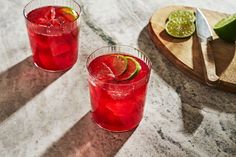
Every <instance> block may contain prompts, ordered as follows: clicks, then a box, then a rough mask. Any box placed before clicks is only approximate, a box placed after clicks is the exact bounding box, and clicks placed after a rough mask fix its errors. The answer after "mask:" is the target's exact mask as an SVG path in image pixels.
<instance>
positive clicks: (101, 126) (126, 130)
mask: <svg viewBox="0 0 236 157" xmlns="http://www.w3.org/2000/svg"><path fill="white" fill-rule="evenodd" d="M91 119H92V121H93V122H94V123H95V124H96V125H97V126H98V127H99V128H101V129H103V130H106V131H109V132H115V133H121V132H129V131H133V130H135V129H136V128H137V127H138V125H139V123H140V122H139V123H138V124H136V125H134V126H133V127H130V128H128V129H123V130H112V129H108V128H107V127H106V126H103V125H102V124H100V123H98V122H97V121H96V120H95V119H94V118H93V115H92V117H91Z"/></svg>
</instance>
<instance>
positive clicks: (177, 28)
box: [165, 19, 195, 38]
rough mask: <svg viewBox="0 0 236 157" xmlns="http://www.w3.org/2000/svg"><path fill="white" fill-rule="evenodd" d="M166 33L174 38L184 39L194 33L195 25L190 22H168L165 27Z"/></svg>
mask: <svg viewBox="0 0 236 157" xmlns="http://www.w3.org/2000/svg"><path fill="white" fill-rule="evenodd" d="M165 30H166V32H167V33H168V34H169V35H171V36H173V37H176V38H186V37H189V36H191V35H192V34H193V33H194V32H195V25H194V23H193V22H191V21H179V20H175V19H174V20H169V21H168V22H167V23H166V26H165Z"/></svg>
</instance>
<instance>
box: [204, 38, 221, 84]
mask: <svg viewBox="0 0 236 157" xmlns="http://www.w3.org/2000/svg"><path fill="white" fill-rule="evenodd" d="M201 48H202V57H203V62H204V67H203V69H204V75H205V80H206V83H207V84H209V85H214V84H216V83H217V82H218V80H219V76H217V75H216V65H215V60H214V56H213V53H212V49H211V45H210V43H209V42H207V41H205V42H201Z"/></svg>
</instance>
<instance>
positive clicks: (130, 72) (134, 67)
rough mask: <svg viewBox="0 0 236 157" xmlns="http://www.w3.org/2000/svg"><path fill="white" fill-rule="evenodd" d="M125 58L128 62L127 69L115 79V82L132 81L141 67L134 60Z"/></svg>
mask: <svg viewBox="0 0 236 157" xmlns="http://www.w3.org/2000/svg"><path fill="white" fill-rule="evenodd" d="M125 58H126V59H127V61H128V65H127V68H126V70H125V72H124V73H123V74H122V75H120V76H117V77H116V80H117V81H125V80H129V79H132V78H133V77H134V76H136V75H137V74H138V72H139V71H140V70H141V66H140V64H139V62H137V61H136V59H135V58H133V57H127V56H126V57H125Z"/></svg>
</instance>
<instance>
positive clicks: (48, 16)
mask: <svg viewBox="0 0 236 157" xmlns="http://www.w3.org/2000/svg"><path fill="white" fill-rule="evenodd" d="M23 14H24V16H25V19H26V26H27V31H28V36H29V41H30V45H31V50H32V53H33V61H34V64H35V65H36V66H37V67H39V68H41V69H44V70H46V71H52V72H57V71H65V70H68V69H70V68H71V67H72V66H73V65H74V64H75V63H76V61H77V57H78V49H79V45H78V44H79V27H80V25H79V21H80V14H81V8H80V5H79V4H78V3H77V2H75V1H73V0H32V1H31V2H29V3H28V4H27V5H26V6H25V8H24V10H23Z"/></svg>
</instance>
